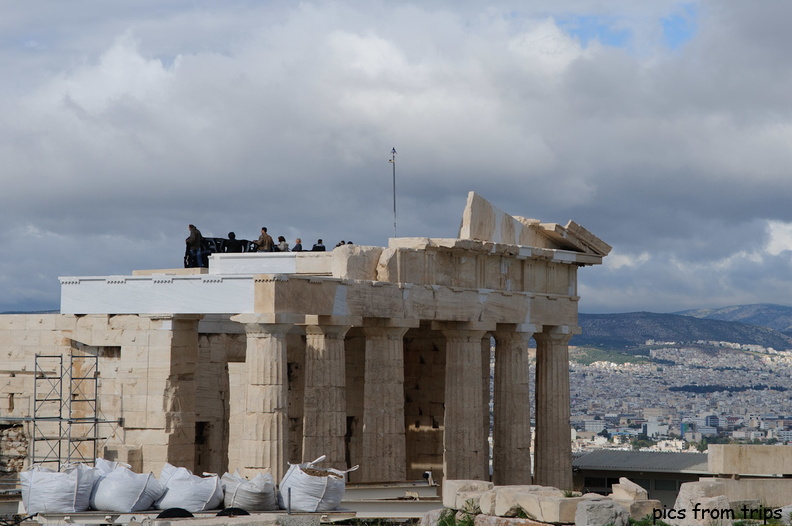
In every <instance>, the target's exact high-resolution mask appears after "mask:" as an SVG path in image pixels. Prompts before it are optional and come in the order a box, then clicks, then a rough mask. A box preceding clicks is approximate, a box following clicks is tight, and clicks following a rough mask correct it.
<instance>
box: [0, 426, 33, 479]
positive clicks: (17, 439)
mask: <svg viewBox="0 0 792 526" xmlns="http://www.w3.org/2000/svg"><path fill="white" fill-rule="evenodd" d="M28 446H29V443H28V436H27V434H26V433H25V429H24V427H23V426H22V424H4V423H3V422H1V421H0V477H3V476H11V477H12V478H15V476H16V474H17V473H19V472H20V471H22V469H23V468H24V467H25V461H26V460H27V456H28Z"/></svg>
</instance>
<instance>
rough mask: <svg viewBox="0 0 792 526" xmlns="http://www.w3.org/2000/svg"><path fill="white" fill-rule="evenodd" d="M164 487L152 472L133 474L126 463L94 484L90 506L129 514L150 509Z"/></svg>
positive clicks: (163, 490)
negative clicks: (126, 466)
mask: <svg viewBox="0 0 792 526" xmlns="http://www.w3.org/2000/svg"><path fill="white" fill-rule="evenodd" d="M164 492H165V488H164V487H163V486H162V484H160V483H159V481H158V480H157V479H156V478H155V477H154V475H153V474H152V473H149V474H147V475H144V474H142V473H134V472H132V470H130V469H127V468H125V467H123V466H118V467H116V468H115V469H114V470H112V471H110V472H109V473H106V474H104V475H102V476H101V477H100V478H99V480H97V481H96V483H95V484H94V490H93V493H92V494H91V508H93V509H95V510H100V511H115V512H119V513H129V512H133V511H145V510H148V509H151V507H152V506H153V505H154V501H156V500H157V499H159V498H160V497H161V496H162V494H163V493H164Z"/></svg>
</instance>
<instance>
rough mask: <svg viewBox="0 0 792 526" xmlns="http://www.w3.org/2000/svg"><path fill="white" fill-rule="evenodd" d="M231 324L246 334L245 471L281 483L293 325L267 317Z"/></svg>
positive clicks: (285, 318)
mask: <svg viewBox="0 0 792 526" xmlns="http://www.w3.org/2000/svg"><path fill="white" fill-rule="evenodd" d="M232 320H234V321H237V322H240V323H243V324H244V325H245V332H246V333H247V349H246V354H245V367H246V369H247V386H246V389H245V391H246V392H245V415H244V420H243V429H242V433H241V436H242V456H241V460H242V462H243V466H242V467H244V468H245V471H246V472H247V474H251V472H252V473H255V472H265V471H267V470H269V471H270V472H271V473H272V476H273V477H274V478H275V480H278V481H279V480H280V479H281V477H282V476H283V474H284V473H285V472H286V467H287V466H286V464H287V461H288V416H287V404H288V391H289V383H288V377H287V371H286V333H287V332H289V330H290V329H291V328H292V327H293V323H289V322H288V320H289V317H288V316H283V315H280V316H279V315H265V314H260V315H257V314H240V315H237V316H234V317H232ZM295 320H297V318H295ZM278 322H280V323H278ZM233 433H234V431H233V430H232V434H233Z"/></svg>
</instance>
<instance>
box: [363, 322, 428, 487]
mask: <svg viewBox="0 0 792 526" xmlns="http://www.w3.org/2000/svg"><path fill="white" fill-rule="evenodd" d="M417 326H418V320H398V319H384V318H376V319H366V320H365V325H364V328H363V331H364V334H365V336H366V355H365V383H364V388H363V456H362V458H361V462H360V468H361V471H362V473H361V479H362V480H363V481H365V482H394V481H403V480H406V479H407V459H406V444H405V431H404V341H403V337H404V333H406V332H407V329H409V328H410V327H417Z"/></svg>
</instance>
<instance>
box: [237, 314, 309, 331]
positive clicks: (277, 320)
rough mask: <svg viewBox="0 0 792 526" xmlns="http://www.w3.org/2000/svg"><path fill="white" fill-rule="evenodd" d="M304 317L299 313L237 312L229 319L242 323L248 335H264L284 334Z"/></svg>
mask: <svg viewBox="0 0 792 526" xmlns="http://www.w3.org/2000/svg"><path fill="white" fill-rule="evenodd" d="M304 318H305V317H304V316H302V315H299V314H272V313H269V314H237V315H235V316H231V321H235V322H237V323H240V324H242V325H244V326H245V333H246V334H247V335H248V336H259V337H266V336H271V335H276V336H285V335H286V333H287V332H289V330H290V329H291V328H292V327H294V324H295V323H299V322H300V321H302V320H303V319H304Z"/></svg>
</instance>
